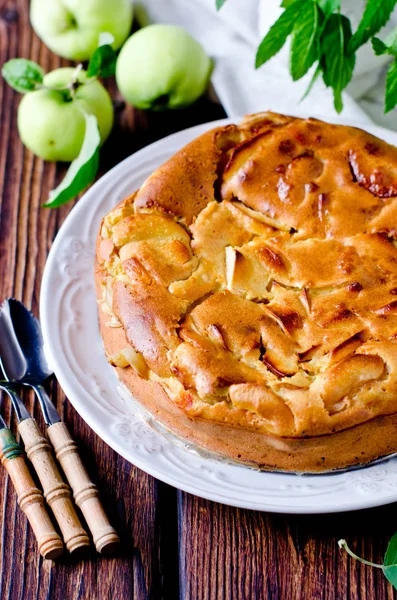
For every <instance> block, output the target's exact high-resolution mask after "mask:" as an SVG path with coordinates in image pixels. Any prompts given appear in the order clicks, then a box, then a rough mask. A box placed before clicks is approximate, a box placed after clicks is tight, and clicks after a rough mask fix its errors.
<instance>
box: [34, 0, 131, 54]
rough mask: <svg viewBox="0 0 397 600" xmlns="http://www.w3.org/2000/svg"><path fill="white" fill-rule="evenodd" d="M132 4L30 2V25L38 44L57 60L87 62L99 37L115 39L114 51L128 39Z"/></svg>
mask: <svg viewBox="0 0 397 600" xmlns="http://www.w3.org/2000/svg"><path fill="white" fill-rule="evenodd" d="M132 16H133V7H132V0H32V1H31V3H30V21H31V23H32V27H33V29H34V30H35V32H36V33H37V35H38V36H39V38H40V39H41V40H43V42H44V43H45V44H46V46H48V48H50V50H52V51H53V52H54V53H55V54H58V55H59V56H64V57H65V58H69V59H71V60H76V61H80V60H88V59H89V58H90V57H91V55H92V53H93V52H94V50H95V48H96V47H97V46H98V39H99V34H100V33H103V32H105V31H107V32H109V33H111V34H112V35H113V36H114V42H113V44H112V46H113V48H114V50H117V49H118V48H120V46H121V45H122V44H123V42H124V41H125V39H126V38H127V36H128V34H129V32H130V30H131V23H132Z"/></svg>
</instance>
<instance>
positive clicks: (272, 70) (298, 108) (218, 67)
mask: <svg viewBox="0 0 397 600" xmlns="http://www.w3.org/2000/svg"><path fill="white" fill-rule="evenodd" d="M142 3H143V5H144V6H145V8H146V10H147V12H148V15H149V19H150V21H151V22H153V23H170V24H175V25H180V26H181V27H183V28H184V29H186V30H187V31H189V32H190V33H191V35H193V37H195V38H196V39H197V40H199V41H200V42H201V44H202V45H203V46H204V48H205V50H206V52H207V53H208V54H209V55H210V56H212V57H213V58H214V59H215V69H214V72H213V75H212V83H213V86H214V88H215V91H216V93H217V95H218V98H219V100H220V101H221V103H222V105H223V107H224V109H225V111H226V113H227V114H228V115H229V116H230V117H235V116H241V115H244V114H246V113H250V112H257V111H262V110H273V111H276V112H282V113H286V114H295V113H297V112H299V114H300V115H304V116H315V117H320V118H321V117H324V118H328V119H329V118H331V117H332V120H334V121H335V122H337V121H339V122H349V121H354V122H356V123H358V124H362V125H363V126H364V125H366V124H367V125H368V124H369V123H371V122H373V121H375V122H376V123H378V124H379V125H383V126H385V127H389V128H392V129H397V112H395V111H392V112H391V113H389V114H388V115H384V113H383V95H384V74H385V69H386V67H385V64H386V62H387V59H386V60H385V59H384V58H383V57H375V56H374V55H373V52H372V48H371V46H370V45H367V46H366V47H364V48H362V49H361V50H360V51H359V56H358V57H357V64H356V69H355V75H354V78H353V81H352V83H351V84H350V85H349V87H348V88H347V91H346V92H345V93H344V98H343V100H344V109H343V112H342V113H341V115H338V114H337V113H336V112H335V110H334V107H333V98H332V90H330V89H326V88H325V86H324V84H323V83H322V82H321V81H320V80H318V81H317V82H316V84H315V85H314V87H313V89H312V91H311V92H310V94H309V95H308V96H307V97H306V98H305V100H303V101H301V102H300V99H301V98H302V96H303V94H304V92H305V90H306V88H307V85H308V82H309V81H310V78H311V74H310V73H309V74H307V75H306V76H305V77H304V78H303V79H301V80H299V81H297V82H293V81H292V80H291V77H290V75H289V73H288V48H287V47H285V48H283V49H282V51H281V52H280V53H279V54H278V55H276V56H275V57H274V58H273V59H272V60H270V61H269V62H268V63H266V64H265V65H264V66H262V67H261V68H260V69H257V70H256V69H255V67H254V61H255V53H256V48H257V46H258V44H259V42H260V40H261V39H262V37H263V35H264V34H265V33H266V31H267V30H268V29H269V27H270V26H271V24H272V23H273V22H274V21H275V20H276V19H277V18H278V16H279V15H280V13H281V10H280V8H279V7H280V0H227V1H226V3H225V4H224V6H223V8H222V9H221V10H220V11H219V12H217V11H216V9H215V0H143V2H142ZM342 8H343V11H344V12H345V13H347V14H348V16H349V17H350V18H351V20H352V25H353V28H355V27H356V25H357V23H358V20H359V17H360V15H361V14H362V10H363V1H362V0H344V2H343V3H342ZM395 22H397V17H395V16H394V15H393V19H392V20H391V23H390V24H388V25H387V26H386V27H385V28H384V31H382V32H381V35H382V37H383V35H385V34H387V32H388V30H390V29H391V27H392V26H393V25H394V24H395Z"/></svg>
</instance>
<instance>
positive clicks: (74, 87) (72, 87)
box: [67, 63, 83, 98]
mask: <svg viewBox="0 0 397 600" xmlns="http://www.w3.org/2000/svg"><path fill="white" fill-rule="evenodd" d="M82 68H83V65H82V63H79V64H78V65H77V67H76V68H75V70H74V72H73V75H72V80H71V82H70V83H69V85H68V86H67V89H68V90H69V91H70V95H71V96H72V98H74V94H75V91H76V90H77V88H78V87H80V85H81V83H80V82H79V81H77V79H78V76H79V73H80V71H81V69H82Z"/></svg>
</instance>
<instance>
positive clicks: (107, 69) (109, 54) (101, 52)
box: [87, 44, 117, 77]
mask: <svg viewBox="0 0 397 600" xmlns="http://www.w3.org/2000/svg"><path fill="white" fill-rule="evenodd" d="M116 59H117V56H116V53H115V51H114V50H113V48H112V46H111V45H110V44H103V45H102V46H99V47H98V48H97V49H96V50H95V51H94V53H93V55H92V56H91V58H90V62H89V63H88V69H87V77H112V76H113V75H114V73H115V70H116Z"/></svg>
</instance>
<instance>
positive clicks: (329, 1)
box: [317, 0, 340, 17]
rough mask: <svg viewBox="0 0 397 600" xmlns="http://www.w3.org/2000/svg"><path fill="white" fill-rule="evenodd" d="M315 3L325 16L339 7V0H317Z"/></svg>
mask: <svg viewBox="0 0 397 600" xmlns="http://www.w3.org/2000/svg"><path fill="white" fill-rule="evenodd" d="M317 4H318V5H319V7H320V8H321V10H322V11H323V13H324V15H325V16H326V17H328V16H329V15H331V14H332V13H334V12H337V11H339V9H340V0H317Z"/></svg>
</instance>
